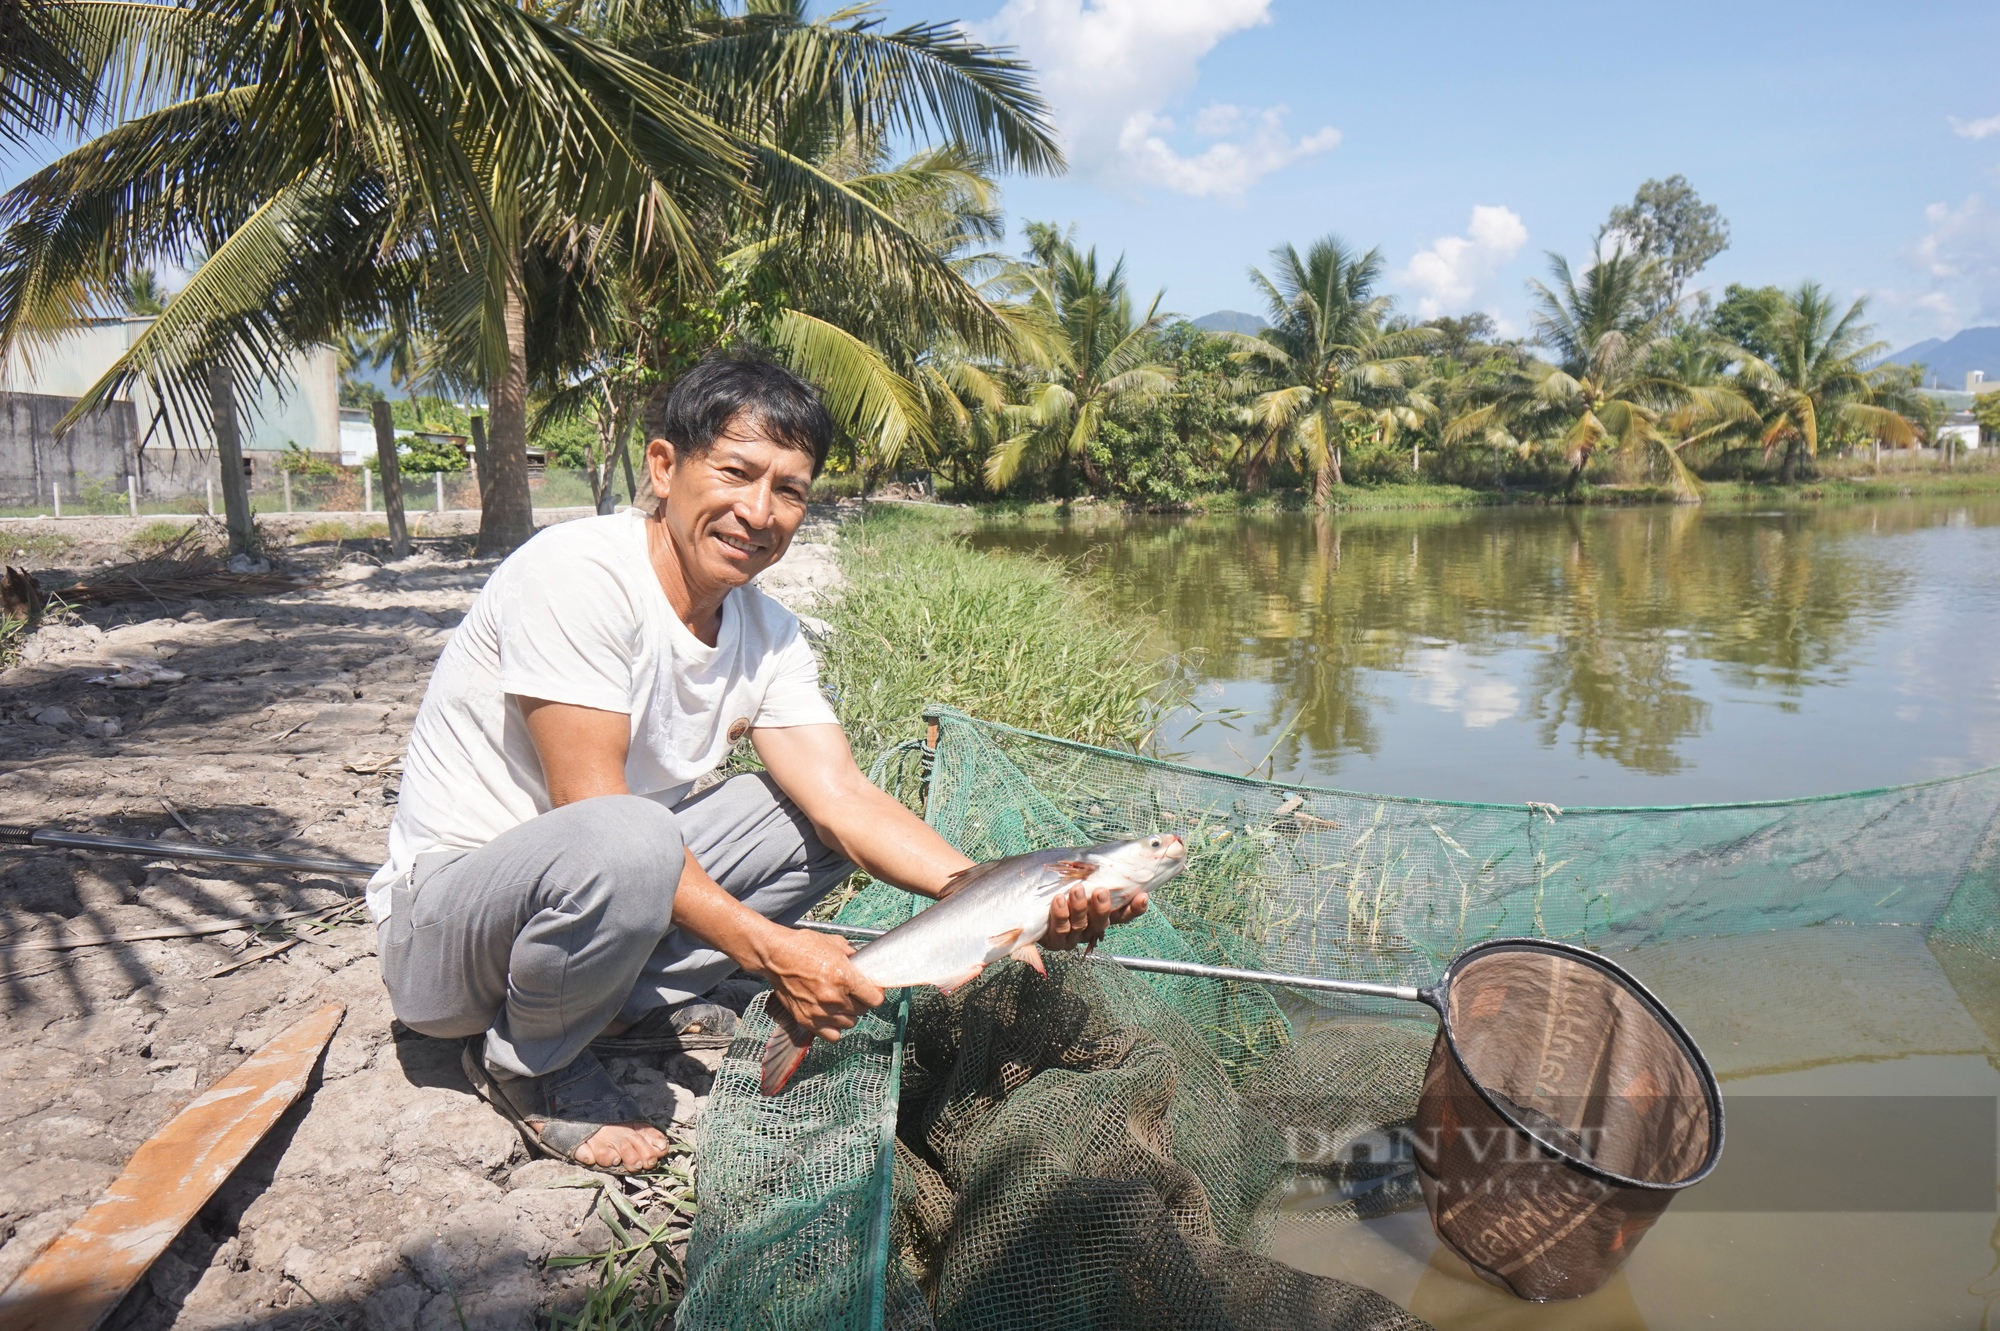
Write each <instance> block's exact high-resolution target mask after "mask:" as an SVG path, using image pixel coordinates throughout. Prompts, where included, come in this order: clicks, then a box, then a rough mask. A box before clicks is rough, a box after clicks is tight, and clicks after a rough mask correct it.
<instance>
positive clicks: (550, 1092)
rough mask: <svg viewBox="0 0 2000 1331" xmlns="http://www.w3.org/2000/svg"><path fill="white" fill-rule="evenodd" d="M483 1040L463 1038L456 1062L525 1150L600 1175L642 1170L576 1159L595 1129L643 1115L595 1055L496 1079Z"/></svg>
mask: <svg viewBox="0 0 2000 1331" xmlns="http://www.w3.org/2000/svg"><path fill="white" fill-rule="evenodd" d="M485 1039H486V1037H485V1036H483V1035H475V1036H473V1037H472V1038H471V1039H469V1040H467V1041H466V1043H465V1049H464V1052H463V1053H462V1054H460V1055H459V1062H460V1063H461V1064H462V1065H463V1066H464V1068H465V1075H466V1077H467V1078H468V1079H469V1080H470V1081H471V1082H472V1086H473V1089H474V1090H476V1091H478V1092H479V1095H480V1098H481V1099H483V1100H485V1101H486V1103H488V1104H490V1105H492V1106H493V1107H494V1108H495V1109H497V1110H499V1111H500V1113H501V1114H503V1115H504V1116H505V1117H506V1118H507V1120H508V1121H509V1122H510V1123H512V1124H513V1125H514V1126H515V1127H516V1128H518V1129H519V1130H520V1133H521V1139H522V1140H523V1141H525V1142H527V1144H528V1149H529V1150H530V1151H532V1152H539V1153H540V1154H542V1155H546V1156H548V1157H550V1158H551V1159H555V1160H561V1161H563V1162H564V1163H566V1164H572V1165H577V1166H579V1167H581V1168H583V1169H594V1170H596V1171H597V1172H598V1173H600V1174H617V1175H625V1174H632V1173H637V1172H641V1171H637V1170H630V1169H626V1168H625V1167H624V1166H623V1165H593V1164H587V1163H585V1162H584V1161H582V1160H579V1159H577V1158H576V1155H575V1151H576V1149H577V1148H578V1147H580V1146H582V1145H583V1144H584V1143H585V1142H587V1141H589V1140H590V1139H591V1137H592V1136H593V1135H595V1134H596V1132H597V1130H598V1129H599V1128H602V1127H606V1126H609V1125H612V1124H620V1123H645V1122H647V1118H646V1115H645V1113H644V1112H643V1111H641V1110H640V1108H639V1106H638V1104H637V1103H636V1102H635V1101H634V1100H633V1099H632V1097H631V1096H629V1095H627V1094H625V1092H623V1091H621V1090H619V1089H618V1083H617V1082H615V1081H613V1080H611V1074H610V1073H609V1072H607V1071H605V1068H604V1064H602V1063H600V1062H598V1060H597V1055H595V1054H593V1053H591V1052H590V1051H589V1050H588V1049H586V1050H584V1051H583V1052H582V1053H581V1054H578V1055H577V1056H576V1061H575V1062H573V1063H571V1064H570V1065H569V1066H568V1067H566V1068H558V1069H557V1070H556V1071H554V1072H548V1073H544V1074H542V1075H541V1076H539V1077H496V1076H494V1075H493V1074H492V1073H490V1072H488V1071H487V1070H486V1060H485V1059H484V1058H482V1057H481V1056H480V1052H479V1051H480V1046H481V1045H482V1044H484V1042H485Z"/></svg>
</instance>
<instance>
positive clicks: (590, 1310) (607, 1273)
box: [538, 1132, 696, 1331]
mask: <svg viewBox="0 0 2000 1331" xmlns="http://www.w3.org/2000/svg"><path fill="white" fill-rule="evenodd" d="M672 1136H673V1137H675V1138H676V1139H677V1140H675V1142H674V1149H673V1150H671V1151H670V1152H669V1153H668V1155H667V1157H666V1159H665V1160H663V1161H661V1163H660V1166H659V1168H657V1169H655V1170H653V1171H651V1172H650V1173H648V1174H645V1175H642V1176H640V1177H641V1178H642V1180H643V1181H642V1182H641V1183H640V1184H639V1185H638V1188H639V1191H638V1193H637V1195H628V1194H627V1192H626V1190H625V1189H626V1185H624V1184H621V1183H620V1182H619V1181H617V1180H615V1179H614V1180H608V1181H607V1182H606V1183H604V1184H602V1185H600V1186H601V1187H602V1189H603V1191H602V1193H601V1195H600V1197H599V1201H598V1205H597V1214H598V1218H599V1219H600V1220H602V1221H603V1222H604V1224H605V1227H606V1228H607V1229H609V1230H610V1231H611V1237H612V1239H613V1244H612V1246H611V1247H610V1248H609V1249H607V1250H606V1251H604V1252H599V1253H591V1254H589V1255H587V1256H583V1257H553V1258H550V1259H549V1266H550V1268H551V1269H560V1268H562V1267H572V1266H588V1267H591V1268H593V1270H594V1274H595V1275H596V1276H597V1284H596V1285H595V1286H594V1287H593V1288H592V1289H591V1291H590V1294H589V1297H588V1298H587V1299H586V1300H585V1301H584V1303H583V1305H582V1306H581V1307H579V1308H576V1309H573V1310H570V1311H553V1312H550V1313H547V1314H545V1315H544V1316H543V1317H541V1318H539V1319H538V1321H539V1322H540V1324H541V1325H542V1326H543V1327H544V1328H546V1331H665V1328H668V1327H671V1326H672V1324H673V1313H674V1308H675V1306H676V1305H678V1304H679V1302H680V1299H681V1294H682V1291H683V1290H684V1289H685V1287H686V1284H687V1271H686V1269H685V1267H684V1266H683V1264H682V1254H683V1253H684V1252H685V1251H686V1248H687V1241H688V1236H689V1234H690V1233H691V1232H692V1229H693V1224H694V1216H695V1207H696V1203H695V1182H694V1172H693V1168H692V1166H693V1159H692V1155H691V1152H692V1144H691V1143H690V1142H689V1141H687V1140H686V1139H685V1138H684V1137H682V1135H681V1134H679V1133H678V1132H676V1133H674V1134H672ZM649 1217H650V1218H649Z"/></svg>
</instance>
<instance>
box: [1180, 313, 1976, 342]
mask: <svg viewBox="0 0 2000 1331" xmlns="http://www.w3.org/2000/svg"><path fill="white" fill-rule="evenodd" d="M1188 322H1189V323H1191V324H1193V325H1194V326H1195V327H1196V328H1203V329H1206V330H1208V331H1209V332H1211V333H1248V334H1249V335H1250V336H1252V337H1255V336H1256V335H1257V334H1259V333H1261V332H1263V331H1264V330H1265V329H1266V328H1267V327H1269V326H1270V325H1268V324H1266V323H1265V322H1264V321H1263V320H1262V319H1259V318H1258V317H1257V316H1256V315H1254V314H1245V313H1244V312H1243V311H1241V310H1217V311H1216V312H1215V313H1214V314H1204V315H1202V316H1201V318H1199V319H1190V320H1188ZM1996 331H2000V330H1996Z"/></svg>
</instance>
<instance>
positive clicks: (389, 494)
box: [373, 397, 410, 559]
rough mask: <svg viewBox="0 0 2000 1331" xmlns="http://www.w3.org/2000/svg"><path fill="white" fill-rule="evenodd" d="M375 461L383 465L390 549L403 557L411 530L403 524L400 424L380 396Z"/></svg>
mask: <svg viewBox="0 0 2000 1331" xmlns="http://www.w3.org/2000/svg"><path fill="white" fill-rule="evenodd" d="M373 411H374V415H375V460H376V462H377V464H378V465H380V467H381V468H382V512H383V513H384V514H385V515H386V516H387V517H388V519H389V551H390V553H391V554H393V555H395V557H396V558H398V559H402V558H404V557H406V556H407V555H408V554H409V553H410V530H409V528H408V527H407V526H405V525H404V523H403V477H402V467H401V463H400V462H399V461H398V459H397V457H396V423H395V420H394V418H393V417H392V416H391V414H390V410H389V403H388V401H387V400H386V399H384V398H379V397H378V398H376V399H375V403H374V407H373Z"/></svg>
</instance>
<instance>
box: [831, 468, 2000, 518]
mask: <svg viewBox="0 0 2000 1331" xmlns="http://www.w3.org/2000/svg"><path fill="white" fill-rule="evenodd" d="M1951 495H2000V465H1996V466H1984V465H1975V466H1961V467H1960V468H1959V469H1957V470H1947V469H1944V468H1936V469H1928V468H1926V469H1915V468H1899V469H1895V470H1885V471H1883V472H1882V473H1881V474H1879V475H1875V474H1869V473H1867V472H1853V473H1847V474H1841V473H1830V474H1822V475H1816V476H1814V477H1812V478H1810V479H1807V480H1801V481H1794V482H1792V483H1791V484H1789V485H1787V484H1782V483H1779V482H1776V481H1758V480H1748V481H1710V482H1708V483H1706V484H1705V485H1703V486H1702V487H1701V489H1700V491H1699V492H1698V493H1697V494H1695V495H1692V496H1690V495H1686V494H1679V493H1676V491H1675V489H1674V487H1673V486H1671V485H1666V484H1650V485H1649V484H1643V483H1641V484H1632V485H1580V486H1578V487H1577V488H1576V489H1575V490H1573V491H1568V492H1565V491H1563V490H1561V489H1559V488H1555V487H1548V488H1531V487H1523V486H1511V487H1508V488H1505V489H1502V488H1497V487H1479V486H1470V485H1442V484H1435V485H1434V484H1429V483H1425V482H1410V481H1403V482H1397V481H1390V482H1387V483H1384V484H1380V485H1336V486H1334V487H1332V488H1331V489H1330V490H1329V491H1328V493H1327V502H1326V507H1327V509H1328V510H1329V511H1332V512H1336V513H1368V512H1383V511H1393V510H1407V509H1431V508H1494V507H1503V506H1510V505H1516V506H1518V505H1551V506H1558V505H1578V504H1580V505H1585V506H1591V507H1604V506H1624V505H1635V504H1685V503H1688V502H1690V500H1699V501H1700V502H1704V503H1709V504H1717V505H1722V504H1759V505H1767V504H1798V503H1819V502H1830V501H1872V500H1887V499H1909V498H1925V497H1940V498H1941V497H1947V496H1951ZM828 497H833V496H831V495H829V496H828ZM1313 507H1314V503H1313V496H1312V493H1311V492H1310V491H1308V490H1305V489H1283V490H1267V491H1265V492H1263V493H1261V494H1244V493H1242V492H1240V491H1221V492H1218V493H1214V494H1204V495H1195V496H1192V497H1190V498H1189V499H1188V500H1186V501H1185V502H1184V503H1181V504H1177V505H1174V506H1173V507H1171V508H1164V507H1158V508H1150V509H1144V508H1141V507H1140V506H1138V505H1133V504H1126V503H1120V502H1119V501H1117V500H1108V499H1092V498H1088V497H1086V498H1083V499H1079V500H1074V501H1069V500H1046V499H1044V500H997V501H989V502H986V503H981V504H976V505H974V506H973V507H972V511H975V512H978V513H981V514H985V515H989V516H998V515H1005V514H1023V515H1042V514H1051V513H1084V512H1104V513H1117V514H1123V513H1128V512H1141V511H1147V512H1166V513H1190V514H1193V513H1296V512H1305V511H1309V510H1311V509H1312V508H1313Z"/></svg>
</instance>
